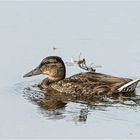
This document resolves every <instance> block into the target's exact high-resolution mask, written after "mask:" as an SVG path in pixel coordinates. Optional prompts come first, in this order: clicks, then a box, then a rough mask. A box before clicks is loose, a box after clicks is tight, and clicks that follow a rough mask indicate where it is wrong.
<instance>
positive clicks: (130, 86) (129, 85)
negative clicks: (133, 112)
mask: <svg viewBox="0 0 140 140" xmlns="http://www.w3.org/2000/svg"><path fill="white" fill-rule="evenodd" d="M139 81H140V79H136V80H132V81H130V82H128V83H126V84H125V85H123V86H121V87H120V88H119V89H118V91H119V92H134V91H135V89H136V86H137V84H138V82H139Z"/></svg>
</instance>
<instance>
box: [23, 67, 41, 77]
mask: <svg viewBox="0 0 140 140" xmlns="http://www.w3.org/2000/svg"><path fill="white" fill-rule="evenodd" d="M40 74H41V70H40V69H39V68H38V67H37V68H35V69H34V70H32V71H30V72H28V73H26V74H25V75H24V76H23V77H31V76H35V75H40Z"/></svg>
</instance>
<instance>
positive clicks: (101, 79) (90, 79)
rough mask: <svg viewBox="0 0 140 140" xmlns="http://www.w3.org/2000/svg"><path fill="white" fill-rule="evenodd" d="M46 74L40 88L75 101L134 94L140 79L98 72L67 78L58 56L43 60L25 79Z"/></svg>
mask: <svg viewBox="0 0 140 140" xmlns="http://www.w3.org/2000/svg"><path fill="white" fill-rule="evenodd" d="M39 74H46V75H48V78H46V79H44V80H43V81H42V82H41V84H39V87H40V88H41V89H44V88H47V89H48V90H49V91H50V90H51V91H55V92H54V93H56V94H55V95H57V98H58V97H60V96H65V97H72V98H74V99H90V100H92V99H93V98H95V97H97V98H98V97H104V96H106V97H112V96H113V95H120V94H122V93H134V90H135V88H136V85H137V83H138V82H139V79H137V80H132V79H128V78H119V77H114V76H110V75H106V74H101V73H96V72H85V73H79V74H76V75H73V76H71V77H68V78H65V77H66V68H65V64H64V62H63V60H62V59H61V58H60V57H58V56H49V57H46V58H45V59H43V60H42V62H41V63H40V65H39V66H38V67H37V68H35V69H34V70H32V71H30V72H29V73H27V74H25V75H24V77H30V76H34V75H39Z"/></svg>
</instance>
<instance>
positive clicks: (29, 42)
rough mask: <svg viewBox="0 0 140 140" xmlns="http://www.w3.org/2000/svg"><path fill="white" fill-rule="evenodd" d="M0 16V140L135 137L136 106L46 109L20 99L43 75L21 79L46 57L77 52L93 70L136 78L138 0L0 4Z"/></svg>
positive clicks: (139, 110) (139, 62) (139, 66)
mask: <svg viewBox="0 0 140 140" xmlns="http://www.w3.org/2000/svg"><path fill="white" fill-rule="evenodd" d="M0 19H1V22H0V63H1V69H0V77H1V78H0V83H1V85H0V89H1V90H0V111H1V115H0V138H59V139H61V138H85V139H87V138H118V139H122V138H132V139H134V138H140V133H139V130H140V121H139V116H140V107H139V105H123V104H120V103H117V104H113V105H107V106H104V105H97V106H87V105H86V104H81V103H72V102H69V103H68V104H66V105H65V106H64V107H62V108H59V109H56V110H46V109H44V108H41V107H40V106H38V105H37V104H36V103H34V102H32V101H31V100H30V99H28V98H27V96H25V94H24V89H25V88H26V87H32V86H31V85H34V84H37V83H38V82H39V81H40V80H41V79H42V78H44V76H38V77H32V78H28V79H23V78H22V76H23V75H24V74H25V73H26V72H28V71H30V70H31V69H32V68H34V67H35V66H37V65H38V64H39V62H40V61H41V60H42V59H43V58H44V57H46V56H48V55H59V56H61V57H62V58H63V60H64V61H65V62H66V61H70V59H71V57H72V56H74V57H77V56H78V55H79V54H80V52H81V53H82V55H83V57H85V58H86V60H87V62H88V63H91V62H94V63H95V64H99V65H102V68H99V69H97V71H98V72H102V73H107V74H111V75H115V76H121V77H129V78H134V79H135V78H139V77H140V71H139V70H140V57H139V54H140V47H139V46H140V39H139V36H140V28H139V25H140V3H139V2H127V1H126V2H97V1H94V2H0ZM53 47H56V48H58V49H56V50H55V51H54V50H53ZM81 71H82V70H81V69H79V68H77V67H67V76H70V75H73V74H75V73H78V72H81ZM136 93H137V94H138V95H140V88H139V86H138V88H137V92H136Z"/></svg>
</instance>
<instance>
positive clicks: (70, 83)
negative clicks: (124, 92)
mask: <svg viewBox="0 0 140 140" xmlns="http://www.w3.org/2000/svg"><path fill="white" fill-rule="evenodd" d="M130 81H132V80H131V79H125V78H118V77H114V76H110V75H106V74H101V73H92V72H86V73H80V74H76V75H73V76H71V77H69V78H66V79H64V80H61V81H59V82H56V83H53V84H51V85H50V87H51V88H53V89H55V90H56V91H59V92H76V91H79V92H87V91H89V92H91V91H92V92H94V90H95V88H96V89H97V88H98V87H103V88H102V89H105V90H106V88H105V87H107V88H108V89H110V90H117V89H118V88H120V87H121V86H123V85H125V84H126V83H128V82H130Z"/></svg>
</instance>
